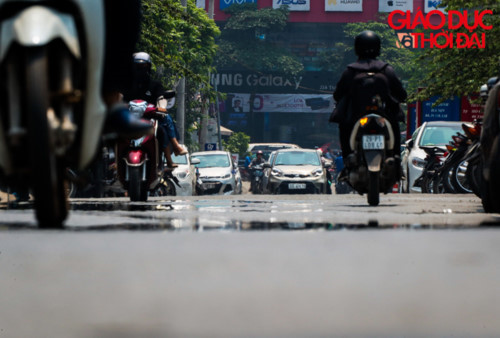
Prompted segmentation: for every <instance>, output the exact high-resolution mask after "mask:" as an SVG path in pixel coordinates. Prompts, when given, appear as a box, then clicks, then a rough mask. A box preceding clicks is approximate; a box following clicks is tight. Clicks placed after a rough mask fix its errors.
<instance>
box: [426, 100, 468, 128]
mask: <svg viewBox="0 0 500 338" xmlns="http://www.w3.org/2000/svg"><path fill="white" fill-rule="evenodd" d="M437 100H438V97H437V96H435V97H432V98H431V99H430V100H428V101H424V102H422V122H427V121H460V100H459V98H458V97H454V98H453V99H448V100H446V101H444V102H442V103H440V104H438V105H437V106H435V107H433V106H432V105H433V104H434V103H435V102H436V101H437Z"/></svg>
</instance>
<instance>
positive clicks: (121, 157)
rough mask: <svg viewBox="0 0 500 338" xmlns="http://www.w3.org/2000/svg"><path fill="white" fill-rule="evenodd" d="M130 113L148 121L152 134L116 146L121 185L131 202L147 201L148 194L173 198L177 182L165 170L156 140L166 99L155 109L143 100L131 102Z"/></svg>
mask: <svg viewBox="0 0 500 338" xmlns="http://www.w3.org/2000/svg"><path fill="white" fill-rule="evenodd" d="M129 109H130V111H131V113H133V114H136V116H137V117H142V118H144V119H149V121H150V122H151V124H152V125H153V127H154V128H153V129H154V134H152V135H145V136H142V137H140V138H138V139H133V140H128V141H124V142H123V141H122V142H118V143H117V145H116V154H117V167H118V178H119V180H120V182H121V183H122V184H123V186H124V188H125V189H126V190H127V191H128V194H129V197H130V200H131V201H133V202H134V201H147V199H148V194H149V193H150V192H151V195H158V196H161V195H165V194H170V195H175V185H174V184H175V183H177V185H178V181H177V179H176V178H175V177H174V176H173V175H172V173H171V172H169V171H168V170H165V161H164V159H163V151H162V150H161V149H160V147H159V144H158V139H157V131H158V119H161V118H163V116H164V114H163V113H162V112H161V111H166V99H163V97H162V98H160V99H159V100H158V104H157V105H156V106H155V105H153V104H148V103H147V102H146V101H144V100H134V101H131V102H130V103H129ZM169 173H170V175H169ZM176 181H177V182H176Z"/></svg>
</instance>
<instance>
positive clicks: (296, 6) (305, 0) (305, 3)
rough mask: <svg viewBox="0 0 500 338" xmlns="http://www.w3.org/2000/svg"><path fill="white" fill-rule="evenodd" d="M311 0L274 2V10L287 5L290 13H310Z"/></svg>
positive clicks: (279, 0) (277, 0) (274, 0)
mask: <svg viewBox="0 0 500 338" xmlns="http://www.w3.org/2000/svg"><path fill="white" fill-rule="evenodd" d="M310 3H311V0H273V8H280V7H281V6H284V5H287V6H288V10H289V11H308V10H309V9H310Z"/></svg>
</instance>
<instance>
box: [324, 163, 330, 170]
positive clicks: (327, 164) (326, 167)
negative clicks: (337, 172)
mask: <svg viewBox="0 0 500 338" xmlns="http://www.w3.org/2000/svg"><path fill="white" fill-rule="evenodd" d="M331 167H332V164H331V163H324V164H323V168H325V169H330V168H331Z"/></svg>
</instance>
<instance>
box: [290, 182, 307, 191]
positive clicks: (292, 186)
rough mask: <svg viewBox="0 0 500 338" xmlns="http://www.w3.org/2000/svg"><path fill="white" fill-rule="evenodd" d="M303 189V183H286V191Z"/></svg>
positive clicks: (304, 185) (304, 186)
mask: <svg viewBox="0 0 500 338" xmlns="http://www.w3.org/2000/svg"><path fill="white" fill-rule="evenodd" d="M305 188H306V184H305V183H288V189H290V190H292V189H293V190H297V189H305Z"/></svg>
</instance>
